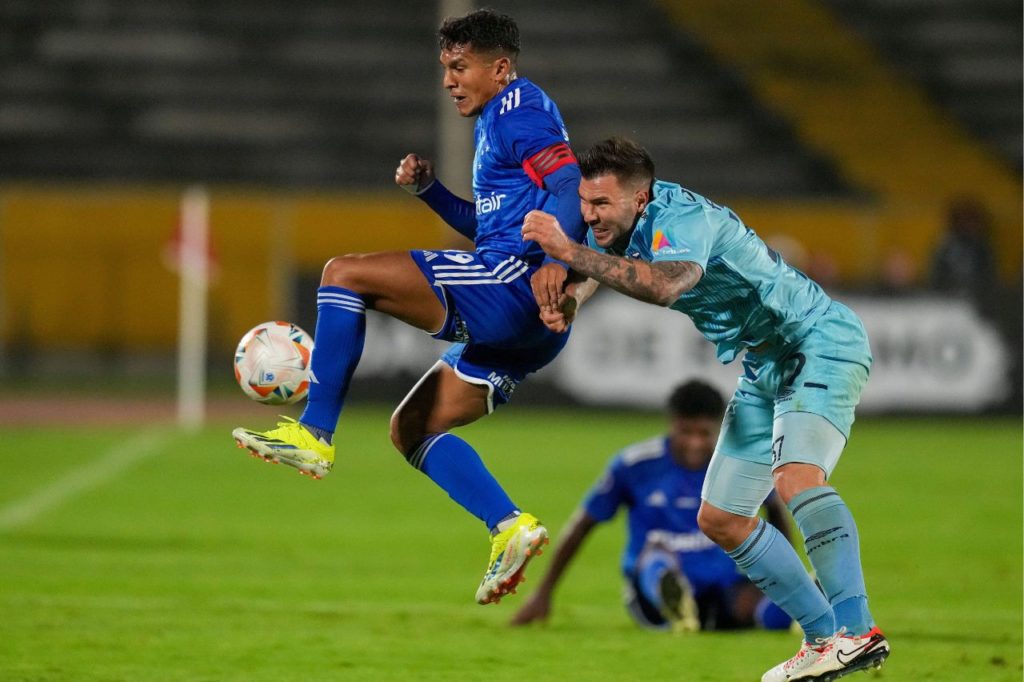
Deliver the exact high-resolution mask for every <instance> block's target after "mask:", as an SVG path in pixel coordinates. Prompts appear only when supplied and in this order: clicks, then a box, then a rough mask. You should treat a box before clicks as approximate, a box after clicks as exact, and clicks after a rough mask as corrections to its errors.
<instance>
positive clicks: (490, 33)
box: [437, 9, 519, 62]
mask: <svg viewBox="0 0 1024 682" xmlns="http://www.w3.org/2000/svg"><path fill="white" fill-rule="evenodd" d="M437 35H438V43H439V45H440V46H441V49H442V50H450V49H452V48H454V47H455V46H457V45H468V46H470V47H471V48H472V49H474V50H476V51H478V52H501V53H502V54H504V55H506V56H507V57H509V58H510V59H511V60H512V61H513V62H515V60H516V57H517V56H519V27H518V26H516V20H515V19H513V18H512V17H510V16H508V15H507V14H499V13H498V12H495V11H494V10H491V9H480V10H477V11H475V12H470V13H469V14H467V15H466V16H464V17H448V18H447V19H445V20H444V23H442V24H441V28H440V29H438V31H437Z"/></svg>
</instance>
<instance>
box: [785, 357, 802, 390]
mask: <svg viewBox="0 0 1024 682" xmlns="http://www.w3.org/2000/svg"><path fill="white" fill-rule="evenodd" d="M790 360H793V361H796V367H794V368H793V373H792V374H790V375H789V378H788V379H786V380H785V381H784V382H783V383H782V385H783V386H792V385H793V382H795V381H796V378H797V377H798V376H799V375H800V372H802V371H803V370H804V365H805V364H807V357H806V356H805V355H804V354H803V353H793V354H792V355H790V356H789V360H787V361H786V364H787V365H788V364H789V361H790Z"/></svg>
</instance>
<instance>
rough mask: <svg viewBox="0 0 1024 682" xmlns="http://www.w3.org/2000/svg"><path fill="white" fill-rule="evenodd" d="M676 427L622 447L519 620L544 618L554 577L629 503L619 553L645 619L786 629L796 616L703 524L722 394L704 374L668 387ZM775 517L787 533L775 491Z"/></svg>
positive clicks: (681, 626)
mask: <svg viewBox="0 0 1024 682" xmlns="http://www.w3.org/2000/svg"><path fill="white" fill-rule="evenodd" d="M668 413H669V415H668V416H669V430H668V435H667V436H659V437H657V438H652V439H650V440H648V441H644V442H642V443H636V444H634V445H631V446H629V447H627V448H625V449H624V450H623V451H622V452H620V453H619V454H617V455H616V456H615V457H614V458H613V459H612V461H611V463H610V464H609V465H608V469H607V471H606V472H605V473H604V475H603V476H602V477H601V479H600V480H599V482H598V483H597V485H596V486H595V487H594V488H593V490H591V491H590V494H589V495H588V496H587V498H586V499H585V500H584V501H583V504H582V506H581V508H580V509H579V510H578V511H577V512H576V514H575V515H574V516H573V517H572V519H571V520H570V521H569V523H568V525H567V526H566V528H565V529H563V531H562V533H561V539H560V540H559V543H558V546H557V547H556V548H555V551H554V556H553V558H552V560H551V566H550V567H549V568H548V571H547V573H546V574H545V575H544V578H543V579H541V582H540V585H538V587H537V590H536V591H535V592H534V593H533V594H532V595H530V598H529V599H528V600H527V601H526V603H525V604H523V606H522V608H520V609H519V611H518V612H517V613H516V615H515V616H514V617H513V619H512V624H513V625H523V624H526V623H530V622H533V621H538V620H544V619H546V618H547V617H548V615H549V614H550V612H551V600H552V596H553V593H554V589H555V586H556V585H557V584H558V581H559V580H560V579H561V577H562V575H563V574H564V572H565V569H566V567H567V566H568V565H569V562H571V561H572V559H573V557H574V556H575V555H576V552H577V551H578V550H579V548H580V547H581V546H582V545H583V542H584V540H585V539H586V538H587V536H588V535H589V534H590V532H591V531H592V530H593V529H594V528H595V527H596V526H597V525H598V524H600V523H604V522H606V521H609V520H611V519H612V518H613V517H614V516H615V514H616V512H617V511H618V509H619V508H620V507H626V508H627V509H628V511H629V521H628V534H629V539H628V541H627V544H626V547H625V549H624V551H623V553H622V573H623V575H624V576H625V578H626V608H627V610H628V611H629V614H630V615H631V616H632V617H633V618H634V620H636V622H637V623H638V624H640V625H641V626H643V627H648V628H653V629H669V628H672V629H678V630H696V629H698V628H700V629H704V630H730V629H734V628H743V627H751V626H754V625H759V626H761V627H765V628H768V629H773V630H775V629H787V628H789V626H790V624H791V623H792V619H791V618H790V617H789V616H788V615H787V614H786V613H785V612H784V611H783V610H782V609H780V608H779V607H778V606H776V605H775V604H773V603H772V602H771V600H770V599H768V598H767V597H765V596H764V595H763V594H762V593H761V592H760V590H758V589H757V588H756V587H754V585H753V584H752V583H751V582H750V581H749V580H747V579H746V578H745V577H744V576H743V575H742V574H740V573H738V572H737V570H736V564H735V562H733V560H732V559H730V558H729V555H728V554H726V553H725V551H724V550H722V549H721V548H720V547H718V546H717V545H716V544H715V543H714V542H712V541H711V540H710V539H708V537H707V536H706V535H704V533H702V532H701V531H700V528H698V526H697V509H698V507H699V505H700V491H701V486H703V484H704V476H705V475H706V474H707V469H708V463H709V462H710V461H711V456H712V454H713V453H714V449H715V441H716V440H717V439H718V429H719V425H720V424H721V422H722V415H723V414H724V413H725V401H724V400H723V399H722V396H721V394H720V393H719V392H718V391H716V390H715V389H714V388H713V387H711V386H709V385H708V384H706V383H704V382H702V381H697V380H693V381H688V382H686V383H685V384H682V385H680V386H678V387H677V388H676V389H675V390H674V391H673V392H672V395H671V396H670V397H669V401H668ZM764 506H765V510H766V511H767V514H768V520H769V522H770V523H772V524H773V525H775V526H776V527H777V528H780V529H783V533H784V534H786V535H788V527H789V524H788V522H787V520H786V512H785V508H784V506H783V505H782V503H781V502H780V501H779V500H778V497H777V496H775V495H772V496H770V497H769V498H768V499H767V500H766V501H765V505H764Z"/></svg>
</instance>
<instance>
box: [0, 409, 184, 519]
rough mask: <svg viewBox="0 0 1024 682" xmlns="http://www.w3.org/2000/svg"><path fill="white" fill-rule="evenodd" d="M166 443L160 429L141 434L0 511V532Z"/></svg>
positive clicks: (95, 484) (107, 477)
mask: <svg viewBox="0 0 1024 682" xmlns="http://www.w3.org/2000/svg"><path fill="white" fill-rule="evenodd" d="M167 439H168V434H167V433H166V431H164V430H162V429H161V430H150V431H143V432H142V433H140V434H138V435H136V436H135V437H133V438H131V439H129V440H128V441H126V442H124V443H121V444H120V445H117V446H115V447H113V448H111V449H110V450H107V452H106V453H104V454H103V455H101V456H100V457H99V458H98V459H96V460H94V461H92V462H89V463H88V464H86V465H84V466H81V467H79V468H77V469H74V470H73V471H71V472H70V473H69V474H67V475H65V476H64V477H63V478H59V479H57V480H56V481H54V482H53V483H50V484H49V485H46V486H44V487H42V488H40V489H39V490H36V491H35V492H34V493H32V494H30V495H29V496H27V497H23V498H21V499H20V500H15V501H14V502H11V503H10V504H8V505H6V506H4V507H2V508H0V531H5V530H12V529H14V528H17V527H19V526H23V525H25V524H27V523H29V522H31V521H34V520H35V519H36V518H38V517H39V516H40V515H42V514H44V513H45V512H48V511H50V510H52V509H56V508H57V507H59V506H61V505H62V504H64V503H65V502H67V501H68V500H70V499H72V498H73V497H75V496H77V495H81V494H82V493H84V492H86V491H88V490H91V489H93V488H98V487H100V486H101V485H103V484H104V483H107V482H109V481H111V480H113V479H115V478H117V477H118V476H119V475H120V474H121V473H123V472H124V471H126V470H127V469H128V468H129V467H131V466H132V465H134V464H136V463H138V462H140V461H142V460H143V459H145V458H147V457H151V456H152V455H155V454H156V453H157V452H159V451H160V448H161V446H163V445H164V444H165V443H166V442H167Z"/></svg>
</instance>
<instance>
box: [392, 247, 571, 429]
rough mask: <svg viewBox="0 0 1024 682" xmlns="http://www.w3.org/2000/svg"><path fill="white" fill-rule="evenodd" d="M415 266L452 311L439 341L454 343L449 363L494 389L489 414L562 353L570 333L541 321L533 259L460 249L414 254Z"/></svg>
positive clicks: (470, 379) (471, 380)
mask: <svg viewBox="0 0 1024 682" xmlns="http://www.w3.org/2000/svg"><path fill="white" fill-rule="evenodd" d="M410 254H411V255H412V259H413V261H415V262H416V265H417V266H419V268H420V270H421V271H422V272H423V276H424V277H426V278H427V281H428V282H429V283H430V285H431V286H432V287H433V289H434V293H435V294H436V295H437V298H438V300H439V301H441V304H442V305H444V307H445V311H446V314H445V321H444V325H442V327H441V329H439V330H437V331H436V332H434V333H432V334H431V336H433V337H434V338H437V339H441V340H444V341H453V342H455V343H454V345H453V346H452V347H451V348H450V349H448V351H447V352H446V353H445V354H444V355H443V356H441V360H442V361H443V362H445V363H446V364H448V365H450V366H451V367H452V369H454V370H455V372H456V373H457V374H458V375H459V376H460V377H461V378H462V379H464V380H465V381H468V382H469V383H473V384H480V385H483V386H486V387H487V389H488V393H489V398H488V410H493V409H494V407H496V406H497V405H502V404H504V403H507V402H508V401H509V399H510V398H511V397H512V392H513V391H514V390H515V388H516V386H518V385H519V382H521V381H522V380H523V379H524V378H526V375H527V374H530V373H531V372H536V371H537V370H539V369H540V368H541V367H544V366H545V365H547V364H548V363H550V362H551V361H552V360H554V359H555V357H556V356H557V355H558V353H559V352H561V350H562V348H563V347H565V344H566V342H568V340H569V335H568V334H557V333H555V332H552V331H550V330H549V329H548V328H547V327H545V326H544V324H543V323H542V322H541V321H540V317H539V316H540V310H539V309H538V308H537V303H536V300H535V299H534V297H533V291H532V290H531V289H530V276H531V275H532V274H533V273H534V271H536V269H537V268H536V267H535V266H531V265H530V264H528V263H527V262H526V261H523V260H521V259H519V258H518V257H516V256H511V255H508V254H502V253H494V252H484V253H479V252H475V251H456V250H450V249H449V250H417V251H411V252H410Z"/></svg>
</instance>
